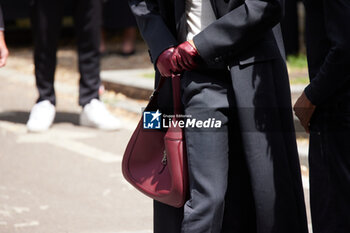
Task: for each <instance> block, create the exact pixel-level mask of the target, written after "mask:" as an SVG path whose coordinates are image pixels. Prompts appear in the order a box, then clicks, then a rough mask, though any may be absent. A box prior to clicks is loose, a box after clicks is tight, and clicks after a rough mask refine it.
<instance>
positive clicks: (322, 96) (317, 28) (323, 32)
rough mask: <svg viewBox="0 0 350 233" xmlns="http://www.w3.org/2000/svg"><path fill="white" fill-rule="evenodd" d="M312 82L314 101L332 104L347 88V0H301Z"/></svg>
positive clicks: (349, 50)
mask: <svg viewBox="0 0 350 233" xmlns="http://www.w3.org/2000/svg"><path fill="white" fill-rule="evenodd" d="M304 4H305V8H306V13H307V15H306V42H307V58H308V64H309V74H310V79H311V83H310V85H309V86H308V87H306V89H305V94H306V96H307V97H308V98H309V99H310V100H311V102H312V103H313V104H315V105H324V104H329V103H330V104H332V102H334V100H335V99H337V98H338V97H340V96H341V95H342V94H344V92H349V88H350V26H349V22H350V1H348V0H304Z"/></svg>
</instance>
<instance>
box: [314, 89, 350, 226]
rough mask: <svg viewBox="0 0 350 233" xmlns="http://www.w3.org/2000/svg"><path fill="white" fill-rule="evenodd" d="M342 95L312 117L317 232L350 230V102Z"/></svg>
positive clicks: (347, 97)
mask: <svg viewBox="0 0 350 233" xmlns="http://www.w3.org/2000/svg"><path fill="white" fill-rule="evenodd" d="M349 97H350V95H347V96H346V97H343V98H341V100H340V101H339V102H338V103H334V105H333V106H332V107H331V108H321V109H319V110H318V111H317V112H316V113H315V114H314V116H313V119H312V121H311V126H310V129H311V133H310V152H309V153H310V154H309V165H310V201H311V215H312V226H313V232H314V233H333V232H337V233H346V232H350V214H349V209H350V104H349Z"/></svg>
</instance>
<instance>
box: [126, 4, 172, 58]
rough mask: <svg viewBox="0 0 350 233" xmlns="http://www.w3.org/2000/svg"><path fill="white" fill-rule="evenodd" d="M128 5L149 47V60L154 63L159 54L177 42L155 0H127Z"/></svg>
mask: <svg viewBox="0 0 350 233" xmlns="http://www.w3.org/2000/svg"><path fill="white" fill-rule="evenodd" d="M129 5H130V8H131V11H132V12H133V14H134V15H135V18H136V22H137V24H138V26H139V29H140V33H141V35H142V37H143V39H144V40H145V41H146V43H147V45H148V47H149V51H150V56H151V61H152V62H153V63H154V64H156V61H157V59H158V57H159V55H160V54H161V53H162V52H163V51H164V50H166V49H168V48H170V47H173V46H176V45H177V44H178V42H177V40H176V38H175V36H174V35H173V34H172V33H171V32H170V30H169V28H168V26H167V25H166V23H165V22H164V20H163V17H162V16H161V14H160V12H159V6H158V3H157V1H156V0H129Z"/></svg>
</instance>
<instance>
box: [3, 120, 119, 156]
mask: <svg viewBox="0 0 350 233" xmlns="http://www.w3.org/2000/svg"><path fill="white" fill-rule="evenodd" d="M0 128H3V129H5V130H7V131H10V132H12V133H15V134H19V136H18V138H17V141H16V142H17V143H48V144H51V145H54V146H57V147H60V148H63V149H65V150H69V151H72V152H75V153H77V154H79V155H82V156H85V157H88V158H91V159H94V160H97V161H100V162H103V163H115V162H121V161H122V156H121V155H117V154H113V153H110V152H107V151H103V150H101V149H97V148H95V147H93V146H90V145H87V144H85V143H82V142H78V141H75V140H77V139H87V138H96V137H97V136H96V134H94V133H87V132H72V131H69V130H62V129H57V128H56V129H55V128H52V129H50V130H49V131H47V132H44V133H40V134H32V133H27V130H26V127H25V126H24V125H20V124H15V123H10V122H0Z"/></svg>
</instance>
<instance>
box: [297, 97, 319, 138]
mask: <svg viewBox="0 0 350 233" xmlns="http://www.w3.org/2000/svg"><path fill="white" fill-rule="evenodd" d="M315 109H316V106H315V105H313V104H312V103H311V101H310V100H309V99H308V98H307V96H306V95H305V93H304V92H303V93H302V94H301V96H300V97H299V98H298V100H297V101H296V102H295V104H294V107H293V110H294V112H295V115H296V116H297V117H298V119H299V121H300V123H301V125H302V126H303V127H304V129H305V131H306V132H307V133H310V128H309V126H310V120H311V117H312V115H313V113H314V111H315Z"/></svg>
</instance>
